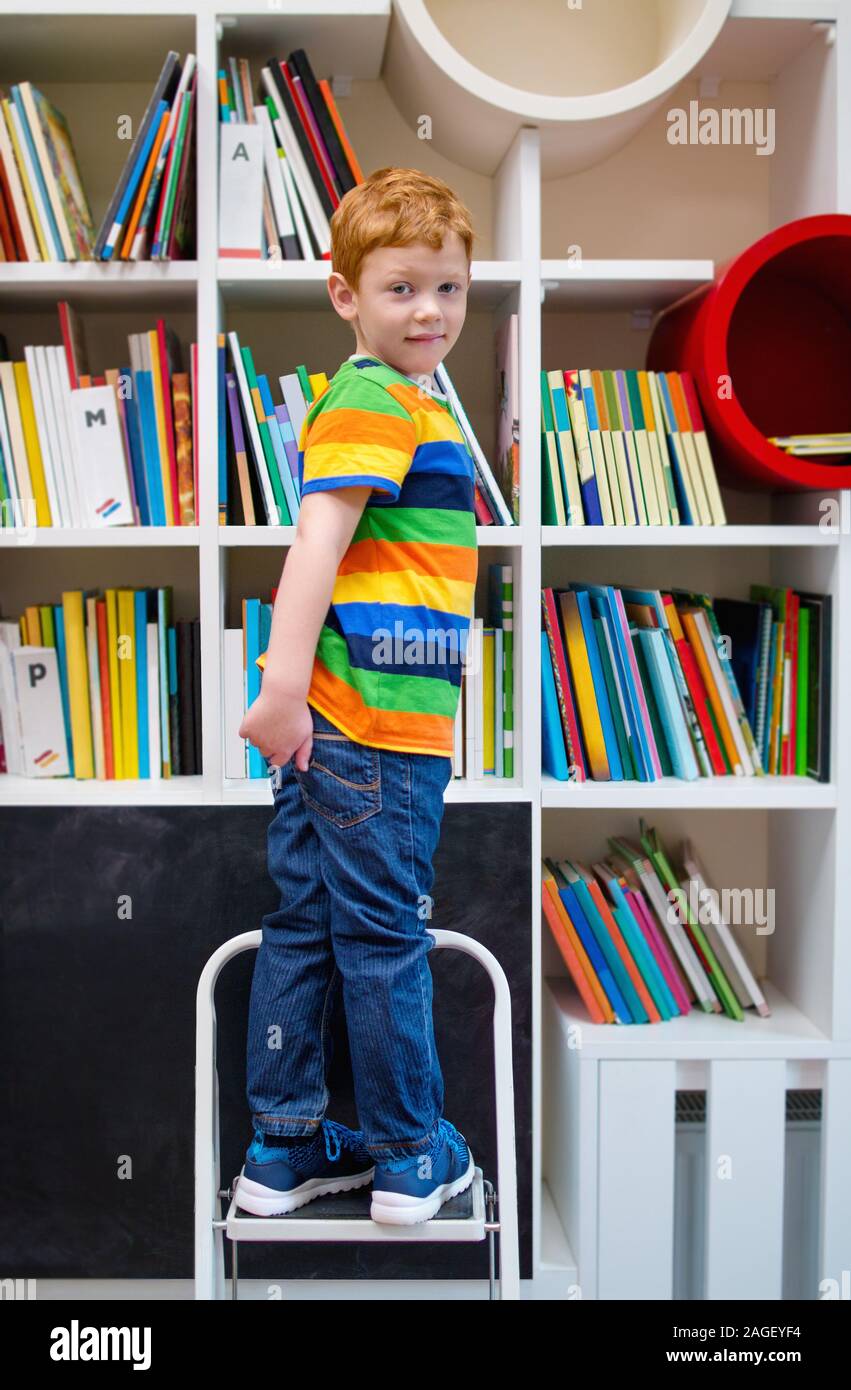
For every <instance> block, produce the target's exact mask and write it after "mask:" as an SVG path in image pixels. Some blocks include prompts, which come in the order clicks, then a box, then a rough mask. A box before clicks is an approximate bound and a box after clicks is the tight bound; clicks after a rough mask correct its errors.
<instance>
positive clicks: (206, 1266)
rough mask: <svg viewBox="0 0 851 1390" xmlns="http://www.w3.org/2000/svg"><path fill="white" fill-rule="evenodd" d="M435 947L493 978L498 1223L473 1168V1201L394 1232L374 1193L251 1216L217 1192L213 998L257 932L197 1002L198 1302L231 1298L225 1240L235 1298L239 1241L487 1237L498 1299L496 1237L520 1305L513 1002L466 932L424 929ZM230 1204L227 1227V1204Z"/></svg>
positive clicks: (213, 971) (233, 950) (468, 1196)
mask: <svg viewBox="0 0 851 1390" xmlns="http://www.w3.org/2000/svg"><path fill="white" fill-rule="evenodd" d="M427 930H428V931H429V932H431V935H432V936H433V937H434V940H435V948H437V949H445V948H447V947H450V948H452V949H453V950H456V951H463V952H464V953H465V955H469V956H473V957H475V959H476V960H477V961H479V963H480V964H481V965H483V966H484V968H485V969H486V970H487V972H488V974H489V975H490V978H491V982H492V984H493V991H494V1012H493V1042H494V1048H493V1051H494V1080H495V1086H496V1150H497V1169H498V1175H499V1186H500V1193H499V1203H500V1219H499V1220H498V1221H497V1220H495V1219H494V1208H495V1206H496V1204H497V1200H498V1199H497V1194H496V1192H495V1191H494V1189H493V1187H492V1185H491V1183H490V1182H488V1180H487V1178H485V1177H484V1175H483V1173H482V1170H481V1168H478V1167H477V1168H476V1170H475V1174H474V1177H473V1182H472V1184H471V1186H470V1187H469V1188H468V1189H467V1191H466V1192H462V1193H459V1195H458V1196H457V1197H453V1198H452V1199H451V1200H450V1201H448V1202H444V1204H443V1206H442V1207H441V1208H440V1210H439V1211H438V1213H437V1214H436V1215H435V1216H434V1217H433V1218H432V1219H431V1220H430V1221H423V1222H422V1223H420V1224H419V1225H416V1226H388V1225H385V1224H381V1223H379V1222H376V1221H373V1220H372V1218H371V1217H370V1215H369V1208H370V1202H371V1196H372V1191H371V1188H369V1187H367V1188H364V1189H356V1190H354V1191H351V1192H338V1193H334V1194H332V1195H329V1196H327V1197H318V1198H316V1199H315V1200H314V1201H313V1202H311V1203H309V1204H308V1205H307V1206H305V1207H300V1208H298V1209H297V1210H296V1211H294V1212H289V1213H287V1214H286V1215H284V1216H253V1215H252V1214H251V1213H250V1212H245V1211H242V1210H241V1209H240V1208H238V1207H237V1205H236V1200H235V1193H236V1184H237V1178H234V1180H233V1182H232V1183H231V1185H230V1187H228V1188H222V1187H220V1150H219V1141H220V1134H219V1077H218V1070H217V1067H216V1008H215V997H214V996H215V989H216V981H217V980H218V977H219V972H220V971H221V969H222V967H223V966H224V965H225V964H226V962H227V961H229V960H232V959H233V957H234V956H236V955H239V953H240V952H241V951H250V950H252V949H253V950H256V949H257V948H258V947H259V946H260V943H261V941H262V940H263V933H262V931H260V930H257V931H250V932H245V933H243V935H242V936H234V937H232V938H231V940H230V941H225V942H223V943H222V945H221V946H220V947H219V948H218V950H217V951H214V953H213V955H211V956H210V959H209V960H208V961H207V963H206V965H205V966H204V969H203V971H202V972H201V978H200V979H199V981H198V992H197V998H196V1030H195V1298H196V1299H208V1300H209V1299H214V1300H220V1299H224V1298H225V1254H224V1243H223V1236H224V1235H227V1236H228V1238H229V1240H231V1241H232V1242H233V1248H232V1252H231V1253H232V1256H233V1263H232V1269H233V1277H232V1279H231V1297H232V1298H234V1299H235V1298H237V1297H238V1272H237V1249H238V1244H239V1241H241V1240H252V1241H286V1240H299V1241H305V1240H318V1241H342V1240H351V1241H358V1242H361V1241H385V1242H391V1241H428V1242H434V1241H481V1240H484V1238H485V1235H487V1238H488V1255H489V1297H490V1298H491V1299H493V1298H495V1297H496V1294H495V1285H496V1277H495V1258H494V1257H495V1251H494V1236H495V1235H496V1234H497V1233H499V1236H500V1247H499V1281H498V1282H499V1297H500V1298H501V1299H503V1298H510V1299H519V1298H520V1261H519V1242H518V1233H517V1170H516V1159H515V1148H514V1077H513V1071H512V1047H511V994H510V991H509V988H508V981H507V979H506V977H505V972H504V971H503V969H502V966H501V965H500V964H499V961H498V960H497V959H496V957H495V956H494V955H492V954H491V952H490V951H489V950H487V948H486V947H485V946H482V945H481V943H480V942H478V941H474V940H473V938H472V937H470V936H464V935H463V934H462V933H461V932H454V931H440V930H434V929H433V928H431V927H429V928H427ZM223 1198H224V1199H225V1200H226V1201H227V1202H228V1208H227V1215H226V1216H225V1217H224V1218H222V1206H221V1203H222V1199H223Z"/></svg>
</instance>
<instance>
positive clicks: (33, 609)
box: [24, 603, 42, 647]
mask: <svg viewBox="0 0 851 1390" xmlns="http://www.w3.org/2000/svg"><path fill="white" fill-rule="evenodd" d="M24 622H25V623H26V627H25V629H24V630H25V632H26V634H27V635H26V637H25V638H24V642H25V644H26V645H27V646H29V647H40V646H42V640H41V614H40V613H39V611H38V606H37V604H34V603H31V604H30V605H29V606H28V607H27V608H25V609H24Z"/></svg>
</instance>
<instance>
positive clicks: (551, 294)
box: [541, 258, 715, 310]
mask: <svg viewBox="0 0 851 1390" xmlns="http://www.w3.org/2000/svg"><path fill="white" fill-rule="evenodd" d="M714 274H715V267H714V265H713V263H712V261H688V260H652V259H647V260H618V259H613V260H600V261H595V260H584V259H581V258H577V259H576V260H573V261H571V260H561V261H559V260H544V261H541V289H542V295H541V298H542V301H543V302H544V303H545V304H546V306H547V308H548V309H607V310H614V309H636V310H639V309H662V308H664V307H666V306H667V305H668V304H672V303H674V301H675V300H677V299H680V298H682V296H683V295H686V294H690V293H691V291H692V290H696V289H699V288H700V287H701V285H708V284H711V283H712V278H713V276H714Z"/></svg>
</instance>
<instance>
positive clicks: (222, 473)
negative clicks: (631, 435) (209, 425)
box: [217, 343, 228, 526]
mask: <svg viewBox="0 0 851 1390" xmlns="http://www.w3.org/2000/svg"><path fill="white" fill-rule="evenodd" d="M227 351H228V350H227V346H226V345H225V344H224V343H223V344H222V345H221V347H219V348H218V349H217V366H218V372H219V394H218V406H219V417H218V426H219V525H220V526H222V525H224V524H225V523H226V522H227V516H228V439H227V420H226V414H227V383H226V378H225V372H226V367H227Z"/></svg>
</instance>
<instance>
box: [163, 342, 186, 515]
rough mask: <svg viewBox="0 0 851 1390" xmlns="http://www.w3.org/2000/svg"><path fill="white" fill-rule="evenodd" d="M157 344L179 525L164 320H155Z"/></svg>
mask: <svg viewBox="0 0 851 1390" xmlns="http://www.w3.org/2000/svg"><path fill="white" fill-rule="evenodd" d="M157 344H158V346H159V359H160V383H161V385H162V395H163V411H164V414H165V438H166V444H167V445H168V471H169V482H170V485H171V497H172V505H173V507H174V524H175V526H180V525H181V520H180V494H179V491H178V486H177V452H176V450H175V447H174V415H173V413H172V409H171V376H170V371H171V366H172V363H171V359H170V358H169V352H168V345H167V343H166V337H165V319H157Z"/></svg>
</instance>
